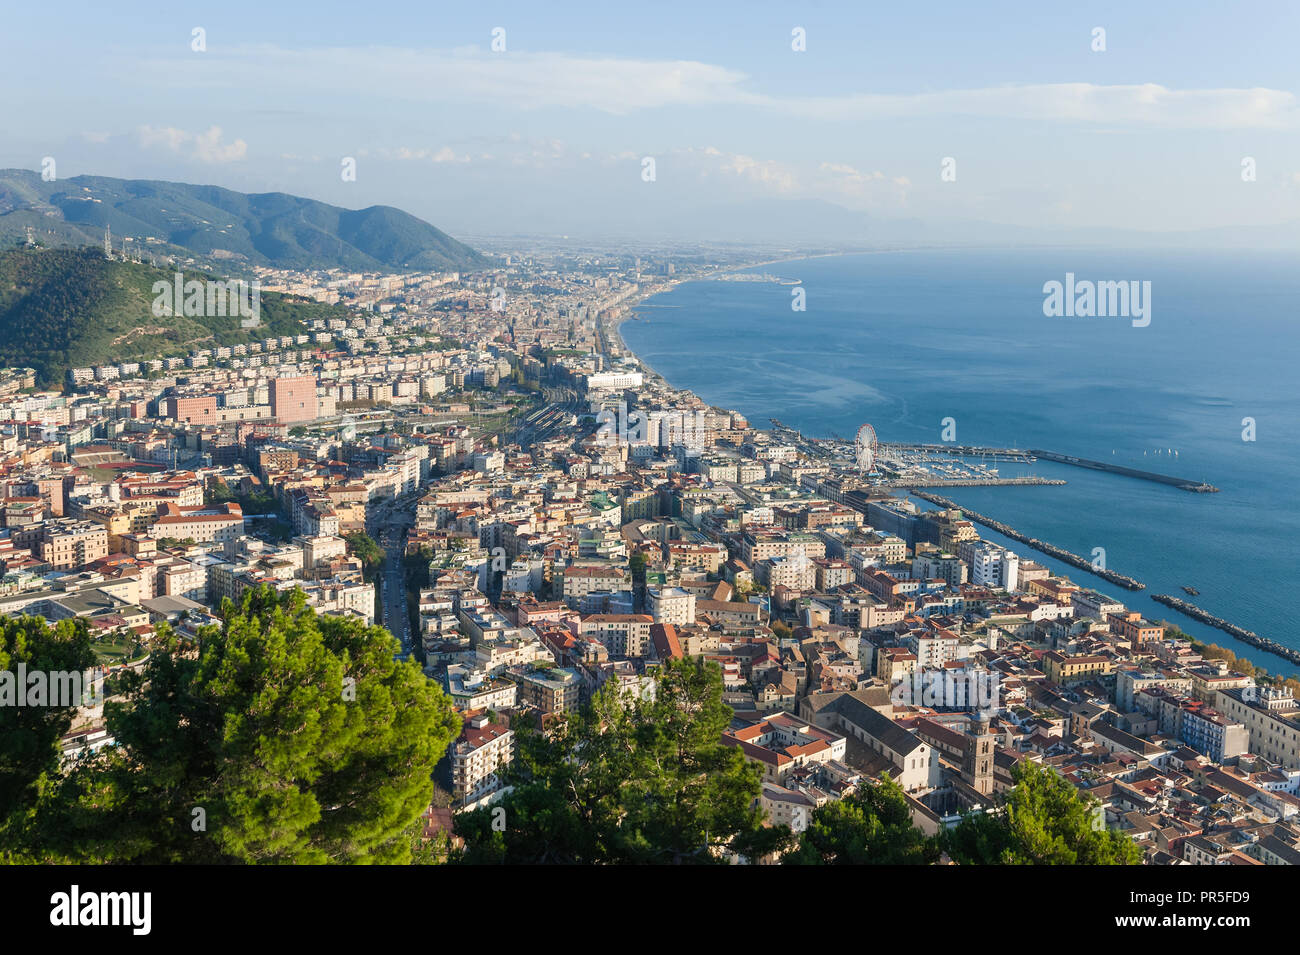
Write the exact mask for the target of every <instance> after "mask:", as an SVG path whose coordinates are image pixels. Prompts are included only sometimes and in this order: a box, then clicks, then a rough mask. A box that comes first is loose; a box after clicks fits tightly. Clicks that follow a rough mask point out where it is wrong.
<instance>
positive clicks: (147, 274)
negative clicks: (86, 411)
mask: <svg viewBox="0 0 1300 955" xmlns="http://www.w3.org/2000/svg"><path fill="white" fill-rule="evenodd" d="M175 275H176V273H175V271H174V270H171V269H168V270H163V269H156V268H153V267H152V266H148V265H139V264H135V263H130V262H118V261H112V262H110V261H108V260H107V259H105V258H104V256H103V253H101V252H99V251H98V250H96V249H39V248H38V249H6V250H3V251H0V366H16V367H25V368H35V369H36V371H37V373H38V376H39V379H40V383H41V384H42V385H58V384H60V383H62V381H63V378H64V374H65V373H66V372H67V370H68V369H69V368H79V367H87V366H94V365H107V364H116V363H118V362H123V361H138V360H141V359H147V358H163V357H167V356H173V355H176V356H180V355H188V354H189V353H190V351H191V350H193V349H204V348H213V347H215V346H217V345H238V344H241V343H248V342H255V341H261V340H262V339H264V338H268V337H270V336H277V337H278V336H282V335H302V334H304V333H306V332H307V331H308V324H309V323H310V322H311V320H313V319H317V318H325V319H330V318H347V317H350V316H351V315H352V312H351V311H350V310H349V309H347V308H345V307H343V306H340V305H324V304H321V303H318V302H310V301H307V300H305V299H298V298H293V297H291V296H287V295H279V294H277V293H274V292H262V293H261V302H260V305H261V307H260V310H259V317H260V324H259V325H258V326H257V327H256V328H244V327H243V326H242V324H241V318H240V316H239V315H237V314H234V313H233V312H231V313H230V314H226V315H221V316H207V315H202V314H200V315H185V314H184V311H185V309H184V308H182V307H178V308H175V309H170V308H169V309H156V308H155V304H156V302H157V299H158V295H157V293H156V292H155V290H154V286H155V283H157V282H163V283H165V284H166V285H167V286H168V287H174V282H175ZM184 278H185V279H186V280H190V279H195V280H200V281H202V280H204V279H205V278H207V276H205V275H204V274H203V273H201V272H199V271H197V270H194V269H186V271H185V273H184ZM159 312H162V314H158V313H159Z"/></svg>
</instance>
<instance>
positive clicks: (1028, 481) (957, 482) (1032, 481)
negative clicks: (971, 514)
mask: <svg viewBox="0 0 1300 955" xmlns="http://www.w3.org/2000/svg"><path fill="white" fill-rule="evenodd" d="M1064 484H1065V482H1064V481H1062V480H1061V479H1060V478H1040V477H1011V478H1004V477H996V478H993V477H968V478H930V479H927V480H909V479H902V478H900V479H890V480H887V481H885V482H884V485H885V486H886V487H908V488H912V487H1011V486H1016V487H1061V486H1063V485H1064Z"/></svg>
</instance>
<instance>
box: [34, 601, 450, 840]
mask: <svg viewBox="0 0 1300 955" xmlns="http://www.w3.org/2000/svg"><path fill="white" fill-rule="evenodd" d="M223 617H224V619H223V623H222V625H221V626H220V627H210V628H207V629H206V630H204V631H202V632H201V633H200V635H199V639H198V641H197V643H192V642H191V641H188V640H186V639H184V638H183V637H181V636H180V635H179V634H176V633H174V632H171V631H169V630H166V629H165V628H164V629H163V632H162V633H161V635H160V637H159V641H158V644H157V645H156V646H155V648H154V650H153V652H152V654H151V655H150V658H149V661H148V663H147V664H146V665H145V667H144V668H143V670H142V672H140V673H139V674H138V675H134V676H130V677H128V678H127V679H126V681H125V685H124V691H125V695H124V699H123V700H122V701H121V702H110V703H109V704H108V706H107V708H106V709H107V717H108V726H109V729H110V731H111V733H112V734H113V736H114V737H115V738H116V741H117V746H116V747H115V748H112V749H109V750H105V751H102V752H101V753H100V754H99V755H98V756H97V757H96V758H94V759H92V760H89V761H87V762H86V763H85V764H84V765H82V766H79V767H77V768H76V769H75V770H74V771H73V772H72V773H71V774H70V776H69V777H68V778H67V779H66V780H65V782H64V784H63V785H62V786H61V787H60V791H59V793H58V798H57V799H53V800H51V801H50V804H49V805H48V806H47V807H46V810H45V818H44V825H43V830H44V834H45V836H46V838H47V839H48V840H49V843H48V844H49V845H50V846H51V847H52V848H51V849H50V850H49V851H50V852H51V853H53V854H60V855H62V856H64V857H67V858H70V859H74V860H77V859H98V860H104V861H111V862H148V863H174V862H203V863H326V862H334V863H338V862H343V863H357V862H396V863H402V862H406V861H409V859H410V855H411V849H412V843H411V838H410V829H411V826H412V825H413V824H415V823H416V822H418V820H419V817H420V814H421V813H422V812H423V811H424V809H425V808H426V807H427V806H428V805H429V801H430V799H431V797H432V794H433V782H432V773H433V769H434V766H435V765H436V763H437V762H438V760H439V759H440V758H441V757H442V755H443V753H444V752H445V751H446V749H447V747H448V745H449V744H450V742H451V740H452V739H453V737H454V735H455V734H456V733H457V732H458V731H459V729H460V720H459V719H458V717H457V716H456V714H455V712H454V711H453V709H452V706H451V704H450V701H449V700H448V698H447V697H446V696H445V695H444V694H443V693H442V691H441V689H440V688H438V687H437V686H436V685H435V684H433V683H431V682H430V681H429V680H427V679H426V678H425V677H424V675H423V674H422V673H421V672H420V670H419V668H418V667H417V666H415V665H414V664H413V663H399V662H397V661H395V660H394V653H395V652H396V649H397V645H396V641H394V639H393V638H392V636H391V634H389V633H388V632H387V631H386V630H383V629H382V628H380V627H366V626H364V625H362V624H361V623H360V622H359V621H356V620H353V619H348V618H341V617H332V616H318V615H317V614H316V613H315V612H314V611H312V610H311V609H310V608H309V607H307V606H306V605H305V596H304V595H303V594H302V592H301V591H298V590H293V591H290V592H288V593H287V594H284V595H280V594H277V593H275V592H274V591H272V590H270V589H269V588H263V589H261V590H258V591H252V592H249V593H248V594H246V595H245V598H244V601H243V604H242V606H240V607H238V608H236V607H235V606H233V605H231V604H230V603H229V602H227V603H226V605H225V606H224V607H223Z"/></svg>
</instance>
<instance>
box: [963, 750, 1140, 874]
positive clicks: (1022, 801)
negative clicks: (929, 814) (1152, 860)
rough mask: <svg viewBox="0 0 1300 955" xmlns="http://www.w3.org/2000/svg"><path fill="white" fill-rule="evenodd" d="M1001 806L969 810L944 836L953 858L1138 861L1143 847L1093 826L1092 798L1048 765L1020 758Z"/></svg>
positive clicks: (1099, 862)
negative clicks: (995, 809) (984, 810)
mask: <svg viewBox="0 0 1300 955" xmlns="http://www.w3.org/2000/svg"><path fill="white" fill-rule="evenodd" d="M1012 776H1013V778H1014V780H1015V785H1014V787H1013V788H1012V789H1011V791H1010V792H1009V793H1008V795H1007V800H1006V806H1005V807H1004V810H1003V811H1002V812H999V813H995V814H971V815H968V816H966V817H965V818H964V819H962V821H961V822H960V823H959V824H958V825H957V826H955V827H954V828H952V829H950V830H948V831H947V832H946V833H944V836H943V840H942V841H943V848H944V850H945V851H946V852H947V853H948V855H949V856H951V857H952V859H953V860H954V861H955V862H959V863H964V864H977V865H1138V864H1139V863H1140V862H1141V861H1142V850H1141V848H1140V847H1139V846H1138V844H1137V843H1136V842H1134V841H1133V840H1132V839H1130V838H1129V837H1128V836H1127V835H1125V834H1124V833H1122V832H1116V831H1113V830H1109V829H1105V828H1098V827H1097V811H1096V809H1097V807H1096V802H1095V800H1092V799H1089V798H1088V797H1087V796H1086V795H1085V794H1081V793H1080V792H1079V791H1078V790H1076V789H1075V788H1074V787H1073V786H1072V785H1070V783H1069V781H1067V780H1066V779H1064V778H1062V777H1061V776H1058V775H1057V774H1056V773H1054V772H1053V771H1052V770H1051V769H1048V768H1047V767H1044V766H1042V765H1040V764H1038V763H1035V762H1033V761H1031V760H1022V761H1021V762H1020V763H1018V764H1017V765H1016V767H1015V769H1014V770H1013V771H1012Z"/></svg>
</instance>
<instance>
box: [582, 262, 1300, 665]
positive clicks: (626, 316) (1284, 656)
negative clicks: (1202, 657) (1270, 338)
mask: <svg viewBox="0 0 1300 955" xmlns="http://www.w3.org/2000/svg"><path fill="white" fill-rule="evenodd" d="M904 251H908V250H903V249H890V250H878V251H876V252H835V253H819V254H816V255H804V256H796V257H792V258H785V259H773V260H769V261H765V262H757V263H751V264H746V265H738V266H731V267H728V268H725V269H719V270H718V271H717V272H714V273H712V274H713V275H719V274H727V273H731V272H741V271H745V270H747V269H754V268H760V267H763V266H767V265H778V264H783V263H787V262H801V261H808V260H811V259H820V258H835V257H842V256H848V255H863V254H891V253H899V252H904ZM702 281H709V279H708V278H698V277H691V278H682V279H680V280H674V281H671V282H670V283H669V284H668V285H667V286H666V287H663V288H658V289H657V290H655V291H653V292H650V293H648V294H646V295H644V296H642V295H638V296H637V297H636V298H635V299H634V300H633V301H632V302H630V303H628V304H627V305H626V310H625V311H624V313H623V314H622V315H621V316H620V317H619V318H618V319H616V320H614V321H613V323H612V328H610V329H609V330H608V332H612V333H613V335H614V336H616V338H617V341H618V345H619V348H620V349H621V351H622V353H623V354H624V355H625V356H628V357H630V358H632V359H633V361H635V362H636V364H637V366H638V367H639V368H640V369H641V370H642V372H643V373H644V374H645V375H646V378H647V380H650V379H652V378H653V379H658V381H660V382H662V384H663V385H664V386H665V387H668V388H670V389H672V390H673V391H678V392H684V393H686V394H690V395H692V396H694V397H695V398H696V399H698V400H700V401H704V402H705V403H706V404H709V405H710V406H711V407H720V406H716V405H713V404H712V403H711V402H708V401H706V399H704V398H703V397H702V396H700V395H697V394H695V392H693V391H691V390H690V389H688V388H681V387H679V386H677V385H674V384H673V383H672V382H670V381H669V380H668V379H667V378H665V377H664V376H663V375H662V374H660V373H659V372H658V371H656V370H655V369H654V368H653V367H652V366H651V365H650V364H649V363H648V362H647V361H645V360H644V359H643V358H642V357H641V356H640V355H638V354H637V353H636V352H635V351H634V350H633V349H632V348H630V347H628V344H627V341H626V340H625V339H624V337H623V333H622V326H623V323H624V322H626V321H631V320H632V313H633V311H634V310H635V309H636V308H638V307H639V306H642V305H644V304H645V303H646V302H648V301H649V300H650V299H653V298H654V297H656V296H658V295H662V294H666V293H668V292H671V291H674V290H675V289H677V288H678V287H680V286H681V285H685V284H687V283H688V282H702ZM723 410H727V411H734V412H736V413H738V414H741V415H742V416H744V417H745V418H746V420H750V419H749V415H747V414H746V413H745V412H744V411H743V410H742V409H739V408H734V409H731V408H728V409H723ZM750 426H751V427H754V425H753V423H752V421H751V425H750ZM758 430H771V429H770V428H759V429H758ZM1216 490H1217V489H1216ZM963 510H965V509H964V508H963ZM981 516H982V515H981ZM980 523H983V521H980ZM996 523H1000V522H996ZM989 526H991V525H989ZM993 529H995V530H996V529H997V528H993ZM1043 543H1044V544H1046V542H1043ZM1029 546H1030V547H1031V549H1034V550H1038V549H1039V548H1038V547H1035V546H1034V545H1032V544H1031V545H1029ZM1047 546H1048V547H1052V546H1053V545H1050V544H1048V545H1047ZM1044 553H1048V554H1049V556H1056V555H1053V554H1051V553H1050V552H1049V551H1046V550H1045V551H1044ZM1058 559H1059V557H1058ZM1067 563H1068V561H1067ZM1080 569H1083V570H1090V568H1080ZM1098 576H1104V575H1098ZM1119 576H1123V575H1119ZM1127 579H1128V580H1130V581H1133V583H1135V584H1137V585H1138V586H1137V587H1131V586H1128V585H1126V584H1123V583H1117V582H1115V581H1109V582H1111V583H1114V584H1115V585H1116V586H1120V587H1123V588H1125V589H1129V590H1145V589H1146V584H1145V583H1143V582H1140V581H1138V580H1136V579H1135V578H1127ZM1166 606H1170V605H1168V604H1166ZM1173 609H1176V610H1178V609H1181V608H1177V607H1174V608H1173ZM1197 609H1200V608H1197ZM1202 612H1204V611H1202ZM1186 615H1187V616H1190V617H1192V619H1197V618H1196V617H1195V615H1193V614H1186ZM1216 619H1217V618H1216ZM1197 622H1198V623H1201V624H1202V625H1203V626H1210V627H1211V628H1213V629H1218V630H1222V631H1223V632H1224V633H1225V634H1227V635H1228V636H1230V637H1233V638H1234V639H1237V638H1236V636H1235V634H1234V633H1233V630H1231V629H1227V628H1224V627H1218V626H1216V625H1214V624H1207V623H1206V622H1205V621H1203V620H1199V619H1197ZM1229 626H1230V627H1233V628H1235V627H1236V625H1233V624H1229ZM1241 629H1242V630H1243V631H1245V630H1246V628H1241ZM1247 632H1251V633H1252V634H1253V631H1247ZM1203 639H1204V640H1205V642H1206V643H1207V644H1209V643H1210V638H1208V637H1207V638H1203ZM1256 639H1257V640H1259V641H1260V642H1261V643H1263V642H1264V641H1266V640H1267V641H1268V642H1269V643H1274V644H1276V646H1278V647H1280V648H1282V649H1283V651H1284V652H1281V653H1274V652H1272V651H1271V650H1268V649H1266V648H1265V647H1264V646H1261V645H1260V644H1258V643H1254V642H1252V641H1249V640H1239V641H1238V642H1241V643H1243V644H1245V645H1246V646H1247V647H1250V648H1251V649H1253V650H1255V651H1256V652H1260V651H1262V652H1263V653H1266V654H1268V655H1269V656H1275V657H1277V658H1278V660H1279V661H1281V662H1283V663H1291V664H1293V665H1294V663H1296V662H1300V650H1293V651H1291V652H1292V653H1295V654H1296V657H1297V659H1296V660H1292V659H1291V657H1290V655H1289V654H1288V653H1287V652H1285V651H1287V650H1290V648H1287V647H1286V646H1285V645H1284V644H1281V643H1276V641H1271V640H1268V638H1260V637H1256ZM1225 649H1228V648H1225ZM1242 659H1244V660H1247V662H1249V663H1251V664H1252V665H1254V666H1257V667H1259V668H1260V669H1263V670H1265V671H1266V672H1269V673H1274V672H1275V670H1274V669H1271V668H1269V667H1266V666H1263V665H1262V664H1260V663H1258V662H1257V661H1256V660H1254V659H1251V658H1250V657H1246V656H1242ZM1276 672H1277V673H1278V675H1283V674H1281V673H1280V671H1276Z"/></svg>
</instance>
